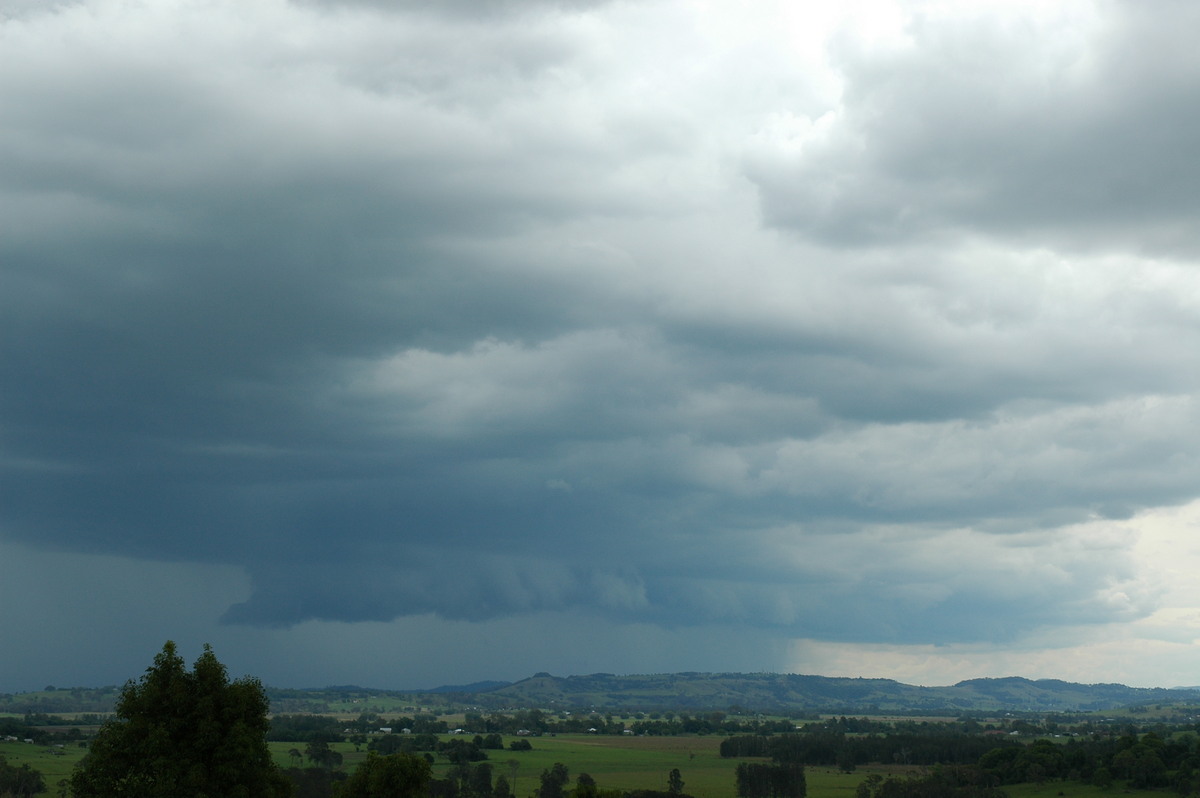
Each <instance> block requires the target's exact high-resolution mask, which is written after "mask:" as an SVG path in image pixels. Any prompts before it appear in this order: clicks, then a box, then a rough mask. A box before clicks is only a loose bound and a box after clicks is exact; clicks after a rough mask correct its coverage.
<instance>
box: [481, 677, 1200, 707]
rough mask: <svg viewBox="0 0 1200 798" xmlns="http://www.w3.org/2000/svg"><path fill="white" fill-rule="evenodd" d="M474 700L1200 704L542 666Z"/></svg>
mask: <svg viewBox="0 0 1200 798" xmlns="http://www.w3.org/2000/svg"><path fill="white" fill-rule="evenodd" d="M475 698H476V699H477V700H478V701H480V703H486V704H487V705H489V706H496V705H497V703H498V702H499V703H503V704H506V705H514V706H537V707H563V708H592V707H595V708H597V709H600V708H606V709H640V710H648V709H687V710H722V711H725V710H728V709H729V708H730V707H738V708H741V709H743V710H748V711H771V710H790V711H795V710H821V711H847V712H868V711H878V712H941V711H945V712H952V713H958V712H969V711H992V710H1006V711H1100V710H1109V709H1116V708H1119V707H1124V706H1131V705H1137V704H1160V703H1181V702H1183V703H1186V702H1193V703H1200V691H1197V690H1190V689H1185V690H1181V689H1171V690H1168V689H1163V688H1138V687H1126V686H1125V685H1121V684H1076V683H1072V682H1064V681H1060V680H1057V679H1039V680H1030V679H1024V678H1020V677H1009V678H1002V679H969V680H967V681H962V682H959V683H958V684H955V685H951V686H948V687H919V686H914V685H908V684H903V683H901V682H897V681H893V680H891V679H858V678H844V677H830V676H803V675H798V674H778V673H753V674H746V673H669V674H653V675H630V676H615V675H613V674H610V673H594V674H591V675H589V676H567V677H557V676H551V675H550V674H546V673H540V674H537V675H536V676H532V677H530V678H528V679H524V680H522V681H519V682H515V683H513V684H510V685H508V686H506V687H501V688H498V689H495V690H491V691H488V692H486V693H484V694H480V695H476V696H475Z"/></svg>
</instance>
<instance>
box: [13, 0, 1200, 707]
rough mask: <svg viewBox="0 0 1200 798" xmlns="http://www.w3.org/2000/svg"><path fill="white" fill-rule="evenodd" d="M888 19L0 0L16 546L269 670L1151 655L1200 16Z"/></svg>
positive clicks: (1189, 317) (629, 7)
mask: <svg viewBox="0 0 1200 798" xmlns="http://www.w3.org/2000/svg"><path fill="white" fill-rule="evenodd" d="M877 11H878V12H879V16H878V19H882V20H885V21H890V22H885V23H879V24H877V25H875V26H865V25H863V24H862V20H861V19H859V18H857V17H855V16H854V15H852V14H851V15H849V16H847V17H846V18H844V19H837V18H832V17H831V18H828V19H822V20H806V19H805V18H803V15H799V14H798V12H796V11H795V10H794V9H789V8H788V7H787V5H786V4H782V5H780V6H779V7H777V8H776V7H773V6H772V7H770V8H768V7H767V6H764V7H763V11H762V12H761V14H759V15H750V16H749V17H746V16H745V15H741V12H740V11H739V10H738V9H737V8H734V7H732V6H730V7H728V8H722V7H721V6H720V4H717V6H715V7H711V8H704V9H701V8H694V7H692V6H690V5H689V4H686V3H676V2H666V1H665V0H664V1H663V2H649V3H639V4H626V3H620V2H611V3H599V2H569V3H568V2H507V3H503V4H497V5H495V6H493V7H490V10H489V11H488V12H487V13H477V10H476V6H475V5H473V4H465V3H454V4H444V5H439V6H438V7H437V10H436V11H434V10H430V8H429V7H428V6H427V5H426V4H415V3H395V4H382V3H370V2H316V1H315V0H311V1H310V0H305V1H303V2H300V1H298V2H294V3H286V2H282V1H275V2H262V3H254V4H248V5H247V4H236V3H227V2H204V3H199V2H190V0H176V1H173V2H166V3H148V2H125V1H121V2H118V1H117V0H95V1H94V2H93V1H81V2H76V3H62V4H55V5H43V4H28V3H19V2H13V3H2V4H0V76H3V77H0V120H2V121H0V146H2V147H3V150H4V152H5V153H6V157H5V158H3V159H0V274H2V279H3V290H2V291H0V381H2V383H3V385H4V386H5V388H4V390H3V392H2V393H0V424H2V426H0V431H2V434H3V441H4V445H3V450H2V453H0V469H2V470H3V473H4V478H3V480H2V481H0V540H2V541H6V542H7V543H8V544H10V545H15V546H19V547H21V550H22V551H36V552H44V553H55V552H57V553H60V554H61V555H62V556H82V555H93V556H99V557H116V558H126V559H123V560H122V562H125V561H126V560H132V561H140V562H144V563H145V564H146V568H147V569H155V568H159V567H171V568H174V567H182V566H183V565H186V564H195V565H196V566H197V567H204V568H217V569H221V570H220V573H221V574H223V576H222V579H224V580H226V582H228V583H229V584H231V585H238V589H236V590H231V591H230V593H229V595H228V600H227V601H225V602H223V604H224V606H223V607H220V608H216V609H215V610H213V611H212V617H213V619H214V620H215V619H216V618H219V619H220V620H221V622H222V623H223V624H225V625H226V626H229V627H236V628H239V629H240V628H243V627H250V628H258V629H262V630H270V631H269V633H270V634H272V635H279V634H285V633H287V630H289V629H292V630H297V634H299V633H300V632H302V631H303V630H304V629H307V628H311V624H312V623H314V622H336V623H342V624H365V625H369V624H386V623H390V622H393V621H396V620H397V619H419V620H420V623H422V624H430V625H436V624H439V623H440V624H443V625H444V626H443V627H441V628H443V629H473V630H476V631H473V632H471V633H470V634H477V633H478V630H479V629H482V628H487V625H488V624H492V625H495V624H505V623H509V622H510V621H511V619H519V618H535V617H536V618H542V619H545V618H559V619H560V620H561V619H562V618H564V617H566V618H570V619H578V618H579V617H587V618H592V619H594V620H595V622H596V623H600V624H604V625H605V628H606V629H608V630H611V634H612V635H613V639H614V640H619V639H621V638H620V635H621V633H620V630H621V629H626V630H629V634H630V637H629V641H631V642H630V645H631V646H634V643H633V642H632V641H634V640H641V641H644V640H645V635H646V630H647V629H660V630H664V631H663V634H675V633H676V632H675V631H666V630H680V629H684V630H686V629H689V628H694V629H704V630H706V634H708V633H710V632H711V630H713V629H717V630H721V629H724V630H727V632H728V634H731V635H732V634H742V633H743V631H740V630H746V629H751V630H756V631H755V632H754V633H755V634H759V633H760V632H761V634H762V635H763V637H762V638H761V639H763V640H768V639H777V640H788V639H797V638H801V639H808V640H815V641H828V642H849V643H865V644H875V643H879V644H883V643H887V644H897V645H908V644H938V645H944V644H954V643H995V644H997V645H1000V644H1004V643H1012V642H1013V641H1019V640H1021V639H1022V638H1023V636H1027V635H1029V634H1032V633H1035V632H1039V631H1044V630H1047V629H1055V628H1064V629H1065V628H1075V627H1079V626H1102V625H1105V624H1119V623H1128V622H1132V621H1136V620H1138V619H1143V618H1146V617H1148V616H1149V615H1151V614H1152V613H1153V612H1155V611H1156V610H1157V609H1158V608H1159V607H1160V606H1161V601H1162V591H1161V590H1160V589H1159V587H1158V586H1157V585H1156V583H1155V580H1154V578H1153V574H1150V573H1149V572H1146V571H1145V570H1144V569H1142V568H1140V567H1139V566H1138V564H1137V563H1135V562H1133V561H1132V560H1131V559H1130V557H1129V553H1130V552H1131V551H1132V550H1133V548H1134V546H1135V544H1136V541H1137V539H1138V536H1137V534H1136V532H1135V531H1134V529H1133V527H1131V526H1130V523H1131V519H1135V518H1136V517H1137V516H1138V514H1139V513H1144V512H1147V511H1151V510H1153V509H1155V508H1163V507H1171V506H1177V505H1183V504H1186V503H1188V502H1190V501H1193V500H1195V499H1197V498H1200V496H1198V491H1197V487H1196V486H1197V485H1200V460H1198V458H1197V455H1196V452H1198V451H1200V423H1198V422H1200V405H1198V404H1197V392H1198V389H1200V385H1198V379H1200V378H1198V375H1200V369H1197V368H1195V354H1194V353H1195V352H1196V351H1200V324H1198V321H1200V281H1198V280H1197V277H1196V271H1195V268H1196V261H1195V257H1196V253H1197V244H1198V241H1197V238H1196V233H1195V230H1194V225H1192V224H1190V222H1191V219H1192V217H1193V216H1194V213H1195V204H1196V192H1195V190H1194V189H1195V188H1196V186H1197V178H1198V175H1197V173H1196V170H1197V168H1198V167H1197V166H1196V163H1198V162H1200V161H1197V159H1196V158H1195V157H1194V152H1193V150H1194V148H1195V141H1196V140H1197V137H1196V135H1195V133H1196V130H1195V129H1196V125H1197V120H1198V119H1200V117H1198V116H1197V113H1196V111H1195V109H1194V105H1195V104H1194V103H1192V102H1190V97H1191V96H1192V95H1193V94H1194V87H1195V85H1196V82H1197V79H1198V78H1200V56H1196V55H1195V50H1194V48H1193V47H1192V46H1191V44H1190V42H1188V41H1187V40H1186V34H1187V32H1188V31H1191V30H1194V29H1195V22H1196V20H1195V19H1194V17H1195V15H1196V13H1197V12H1196V11H1195V10H1194V9H1192V8H1191V7H1190V6H1188V5H1187V4H1183V3H1167V4H1159V5H1156V6H1154V7H1153V8H1151V7H1149V6H1139V5H1136V4H1132V3H1115V2H1097V3H1083V2H1071V3H1058V4H1050V5H1049V6H1047V5H1042V4H1031V5H1029V6H1027V7H1026V6H1023V5H1002V6H998V7H996V8H994V9H984V8H980V9H973V10H971V11H965V10H962V11H957V12H955V11H949V12H948V11H945V10H944V9H943V10H938V9H935V8H933V7H929V6H925V5H924V4H920V3H915V4H909V3H900V4H897V5H889V4H883V3H881V4H878V8H877ZM884 12H886V13H884ZM864 13H865V12H864ZM873 13H874V12H873ZM868 16H869V15H868ZM810 23H811V24H810ZM818 23H819V24H818ZM810 29H817V30H818V32H819V33H820V34H821V35H820V36H818V37H816V38H814V34H813V33H812V30H810ZM38 556H39V557H41V555H38ZM47 556H48V555H47ZM38 562H47V561H46V560H41V559H39V560H38ZM164 563H165V564H170V565H169V566H165V565H163V564H164ZM121 567H122V568H125V567H126V566H121ZM231 572H232V573H244V574H245V575H246V576H247V577H248V580H249V581H248V585H243V584H242V583H241V582H238V580H237V579H235V578H233V577H230V576H228V574H229V573H231ZM204 600H205V601H206V602H208V603H209V604H211V603H212V601H213V597H212V596H210V595H208V594H205V597H204ZM188 612H189V613H192V614H195V612H196V609H195V608H194V607H193V608H191V609H189V610H188ZM188 617H189V618H191V617H192V616H191V615H189V616H188ZM188 622H189V623H191V621H188ZM414 622H415V621H414ZM575 622H576V620H571V621H570V623H571V624H574V623H575ZM181 623H182V621H181ZM564 623H566V621H564ZM430 628H432V626H431V627H430ZM267 633H268V632H267V631H264V632H263V634H267ZM463 634H467V633H466V632H464V633H463ZM276 639H278V638H276ZM680 650H681V651H682V650H691V649H687V647H686V646H682V647H681V649H680ZM572 662H573V663H575V662H576V661H575V660H572ZM627 662H628V665H627V666H625V667H624V670H626V671H633V670H638V669H640V668H641V667H642V665H641V664H640V663H641V662H642V660H639V658H638V655H637V653H636V650H634V649H631V650H630V651H629V653H628V660H627ZM650 662H653V664H654V665H656V666H658V667H659V668H660V669H661V668H662V667H664V666H665V667H676V668H678V669H680V670H697V669H704V668H708V667H713V668H719V667H724V666H726V665H727V664H728V662H727V661H726V660H721V659H720V657H719V655H716V654H713V655H712V659H711V660H710V661H707V662H699V663H691V664H689V663H683V662H680V663H678V664H674V665H672V664H670V663H667V662H666V661H665V660H663V659H661V658H655V659H653V660H649V659H647V660H645V663H646V664H649V663H650ZM766 665H767V666H769V667H783V666H784V663H781V662H779V661H774V660H773V661H770V662H767V663H766ZM546 667H547V668H552V667H554V664H553V663H550V664H547V665H546ZM605 669H618V668H614V667H613V666H612V665H611V664H609V665H607V666H606V668H605ZM494 675H496V674H485V673H480V674H478V678H485V677H490V676H494ZM504 675H507V674H504ZM309 678H320V677H316V676H310V677H309ZM336 679H337V677H336V676H330V680H336ZM0 687H2V685H0Z"/></svg>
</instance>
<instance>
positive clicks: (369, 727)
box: [267, 709, 796, 742]
mask: <svg viewBox="0 0 1200 798" xmlns="http://www.w3.org/2000/svg"><path fill="white" fill-rule="evenodd" d="M639 714H640V713H639ZM795 728H796V726H795V723H794V722H792V721H790V720H779V719H776V720H766V719H759V718H739V717H731V716H728V715H726V714H725V713H723V712H709V713H705V714H701V715H689V714H687V713H686V712H684V713H678V714H676V713H674V712H667V713H664V714H659V713H657V712H656V713H652V715H651V716H646V715H642V716H641V717H640V718H638V717H637V716H634V717H633V718H632V719H629V720H626V719H622V718H617V717H614V716H612V715H601V714H599V713H592V714H588V715H569V716H566V717H563V716H559V715H554V714H551V713H547V712H543V711H542V710H540V709H529V710H519V711H517V712H513V713H509V714H506V713H500V712H494V713H489V714H486V715H484V714H481V713H477V712H468V713H466V715H465V718H464V720H463V729H465V730H466V731H467V732H468V733H471V734H505V735H510V736H515V735H522V736H540V735H546V734H614V735H615V734H625V733H632V734H636V735H647V736H665V737H675V736H679V735H683V734H698V735H705V734H781V733H785V732H790V731H794V730H795ZM380 729H392V730H394V731H401V730H407V733H411V734H449V733H451V732H453V731H455V730H454V729H452V728H451V727H450V725H449V723H448V722H447V721H446V720H445V719H444V718H439V717H437V716H436V715H431V714H428V713H424V714H414V715H400V716H395V717H385V716H383V715H380V714H378V713H374V712H363V713H361V714H360V715H359V716H358V717H357V718H356V719H354V720H350V721H345V720H342V721H339V720H336V719H334V718H332V717H330V716H327V715H312V714H308V713H304V714H279V715H276V716H274V717H273V718H272V719H271V730H270V732H269V736H268V737H267V739H269V740H277V741H287V742H291V741H298V742H307V741H308V740H309V739H310V738H311V737H312V736H314V735H316V736H319V737H321V738H322V739H326V740H329V741H330V742H336V741H340V740H345V739H347V738H348V737H350V736H352V735H354V734H371V733H376V732H378V731H379V730H380Z"/></svg>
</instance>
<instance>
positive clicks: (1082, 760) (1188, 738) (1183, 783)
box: [979, 731, 1200, 795]
mask: <svg viewBox="0 0 1200 798" xmlns="http://www.w3.org/2000/svg"><path fill="white" fill-rule="evenodd" d="M979 768H980V770H981V771H983V772H984V773H985V774H987V775H988V776H990V777H992V778H994V779H996V780H997V781H998V782H999V783H1000V784H1019V783H1022V782H1044V781H1055V780H1066V781H1079V782H1086V783H1090V784H1094V785H1097V786H1101V787H1107V786H1109V785H1111V784H1112V783H1114V782H1115V781H1117V780H1120V781H1124V782H1127V783H1128V785H1129V786H1130V787H1134V788H1153V787H1172V788H1174V790H1175V791H1176V792H1177V793H1179V794H1180V795H1189V794H1192V793H1194V792H1197V791H1200V744H1198V738H1197V736H1196V734H1195V733H1194V732H1190V731H1189V732H1184V733H1181V734H1177V735H1172V736H1171V737H1170V738H1169V739H1167V738H1164V737H1162V736H1160V735H1159V734H1157V733H1156V732H1147V733H1145V734H1142V735H1140V736H1139V735H1137V734H1132V733H1131V734H1125V735H1122V736H1121V737H1100V738H1096V739H1082V740H1074V739H1072V740H1070V741H1068V742H1067V743H1066V744H1065V745H1055V744H1054V743H1053V742H1051V741H1049V740H1036V741H1034V742H1033V743H1031V744H1030V745H1028V746H1022V747H1021V748H1019V749H1007V750H1001V749H997V750H994V751H991V752H988V753H987V754H985V755H984V756H983V757H981V758H980V760H979Z"/></svg>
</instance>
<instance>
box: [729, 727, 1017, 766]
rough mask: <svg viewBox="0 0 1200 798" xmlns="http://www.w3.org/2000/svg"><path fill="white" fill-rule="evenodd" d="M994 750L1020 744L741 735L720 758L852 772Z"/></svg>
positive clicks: (968, 738)
mask: <svg viewBox="0 0 1200 798" xmlns="http://www.w3.org/2000/svg"><path fill="white" fill-rule="evenodd" d="M997 747H1004V748H1008V747H1012V748H1019V747H1020V743H1017V742H1013V741H1007V740H1005V741H1002V742H1000V743H999V746H998V745H997V741H996V740H995V739H991V738H987V737H983V736H979V735H968V734H962V733H951V734H933V733H925V734H913V733H901V734H868V735H864V736H848V735H846V734H843V733H840V732H834V731H820V732H816V733H809V734H781V735H773V736H770V737H764V736H762V735H740V736H735V737H730V738H728V739H726V740H722V741H721V746H720V752H721V756H723V757H771V758H775V759H784V760H786V761H789V762H801V763H804V764H806V765H836V766H838V767H839V768H841V769H842V770H846V771H850V770H853V769H855V768H856V767H857V766H858V765H865V764H867V763H869V762H883V763H889V764H892V763H895V764H900V765H937V764H974V763H976V762H978V761H979V759H980V757H982V756H983V755H984V754H986V753H988V752H989V751H991V750H993V749H995V748H997Z"/></svg>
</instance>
